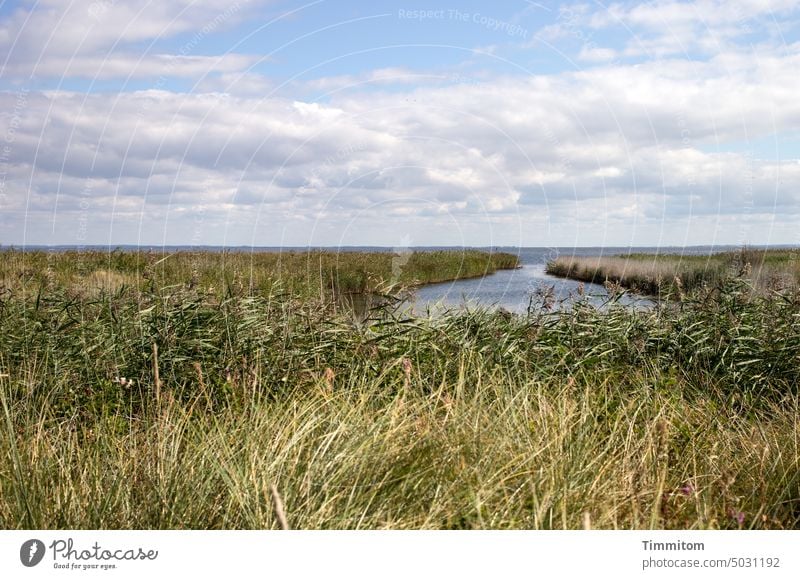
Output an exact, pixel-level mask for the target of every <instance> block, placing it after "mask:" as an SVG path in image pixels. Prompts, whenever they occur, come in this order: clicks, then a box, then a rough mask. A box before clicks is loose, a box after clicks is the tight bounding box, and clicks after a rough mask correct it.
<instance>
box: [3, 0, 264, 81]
mask: <svg viewBox="0 0 800 579" xmlns="http://www.w3.org/2000/svg"><path fill="white" fill-rule="evenodd" d="M263 3H264V1H260V2H259V1H252V0H236V1H234V2H229V1H225V0H163V1H159V2H153V1H151V0H125V1H124V2H123V1H121V0H71V1H70V2H62V1H60V0H42V1H39V2H36V3H35V4H32V5H29V7H26V8H21V9H18V10H16V11H15V12H14V13H12V14H11V15H10V16H8V17H6V18H4V19H2V20H1V21H0V54H6V55H7V56H6V58H5V59H3V66H2V74H3V76H5V77H9V76H17V77H21V78H28V77H31V76H34V77H42V76H45V77H48V76H55V77H61V76H62V75H77V76H86V77H91V78H94V77H98V78H111V77H123V78H124V77H128V76H129V75H131V76H134V77H135V76H144V75H149V76H152V75H153V74H155V73H156V72H157V71H160V70H164V68H165V67H166V66H167V62H166V61H167V60H168V59H169V56H168V55H162V54H157V52H158V51H157V50H155V49H154V48H153V46H154V44H155V43H157V42H158V41H160V40H164V39H169V38H172V37H175V36H178V35H181V34H184V35H185V36H186V39H185V40H184V42H183V44H182V45H180V46H179V47H178V48H177V49H176V50H175V53H174V56H176V57H179V58H183V60H182V61H181V63H180V64H181V66H178V67H177V69H176V70H175V74H176V76H183V75H185V74H186V73H187V72H188V71H190V70H191V71H192V74H194V73H196V72H197V69H198V68H199V69H201V70H200V72H201V73H202V72H205V71H206V70H209V69H212V70H223V71H229V70H231V69H232V68H233V67H232V66H231V65H232V64H233V63H238V66H237V67H236V68H241V67H244V66H247V64H248V63H249V62H250V59H246V58H244V57H239V56H236V55H228V56H224V57H220V58H219V59H217V58H213V59H212V58H211V57H207V58H204V57H203V56H201V55H198V54H196V51H197V47H198V46H199V45H200V44H201V43H202V42H203V40H204V39H205V38H207V37H208V36H210V35H212V34H214V33H217V32H220V31H222V30H224V29H226V28H228V27H231V26H233V25H235V24H236V23H238V22H240V21H241V20H242V19H243V18H246V17H247V16H248V15H249V14H250V13H252V11H253V9H254V8H255V7H256V6H257V5H259V4H263ZM133 45H137V47H139V49H138V50H137V51H136V52H137V54H139V53H142V52H143V53H144V55H145V56H144V58H143V59H142V61H140V59H139V58H138V57H135V56H132V54H133V51H132V50H130V47H131V46H133ZM141 46H143V47H144V48H143V49H142V48H140V47H141ZM126 51H127V52H126ZM153 52H156V54H154V53H153ZM215 61H216V62H215ZM200 62H202V63H203V64H202V66H200V67H198V66H196V65H197V64H198V63H200ZM149 65H152V66H153V67H154V70H153V71H152V72H148V70H147V68H146V66H149ZM193 65H195V66H194V68H192V66H193ZM203 67H205V68H203Z"/></svg>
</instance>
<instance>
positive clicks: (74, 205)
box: [0, 0, 800, 246]
mask: <svg viewBox="0 0 800 579" xmlns="http://www.w3.org/2000/svg"><path fill="white" fill-rule="evenodd" d="M798 95H800V8H798V3H797V2H796V1H794V0H726V1H723V0H700V1H697V2H685V1H677V0H655V1H653V2H619V3H617V2H614V3H610V4H609V3H601V2H583V3H576V4H571V3H567V2H551V1H547V0H543V1H541V2H528V1H524V0H510V1H508V2H503V3H488V2H470V1H465V0H459V1H455V0H442V1H441V2H431V1H426V2H415V1H408V2H384V1H378V0H372V1H370V2H355V1H349V2H341V1H337V2H334V1H333V0H327V1H325V0H319V1H310V2H308V3H304V2H287V1H279V0H265V1H261V0H249V1H248V0H239V1H238V2H237V1H236V0H124V1H123V0H38V1H33V0H29V1H16V2H15V1H5V2H2V4H0V101H1V102H0V244H5V245H8V244H16V245H19V244H24V243H27V244H44V245H47V244H72V245H89V244H103V245H105V244H112V245H114V244H137V243H141V244H156V245H158V244H168V245H175V244H197V245H261V246H277V245H287V246H288V245H291V246H297V245H300V246H304V245H327V246H337V245H386V246H398V245H477V246H485V245H524V246H575V245H581V246H585V245H606V246H609V245H613V246H620V245H622V246H627V245H687V244H741V243H751V244H767V243H792V244H794V243H800V227H798V225H799V224H800V98H798Z"/></svg>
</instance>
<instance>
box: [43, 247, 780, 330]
mask: <svg viewBox="0 0 800 579" xmlns="http://www.w3.org/2000/svg"><path fill="white" fill-rule="evenodd" d="M738 247H739V246H734V245H716V246H710V245H707V246H691V247H585V248H541V247H535V248H518V247H496V248H485V247H483V248H476V249H483V250H496V251H505V252H508V253H513V254H516V255H518V256H519V259H520V262H521V264H522V268H520V269H517V270H507V271H499V272H497V273H495V274H492V275H487V276H485V277H482V278H475V279H467V280H460V281H453V282H445V283H439V284H433V285H429V286H425V287H421V288H418V289H417V290H416V291H415V292H414V297H413V299H412V300H411V301H410V306H411V307H412V308H413V311H414V312H416V313H419V314H424V313H425V312H426V311H427V310H429V309H430V310H437V309H442V308H460V307H465V306H466V307H477V306H480V307H493V308H503V309H505V310H508V311H511V312H516V313H525V312H526V311H527V310H528V308H529V307H530V306H531V305H533V306H534V307H537V305H538V304H541V303H542V299H541V296H542V293H543V292H548V291H549V292H552V293H551V298H552V300H554V305H555V307H561V308H568V307H569V306H570V303H571V302H572V301H573V300H574V299H575V298H576V296H577V295H578V291H579V287H580V286H581V285H582V286H583V291H584V293H585V295H586V296H587V298H588V300H589V302H590V303H592V304H594V305H596V306H597V307H603V306H604V305H605V304H607V303H608V301H609V295H608V292H607V291H606V289H605V288H604V287H603V286H601V285H597V284H589V283H587V284H581V283H580V282H576V281H573V280H568V279H563V278H558V277H553V276H550V275H547V274H546V273H545V271H544V270H545V264H546V263H547V261H549V260H551V259H554V258H556V257H558V256H570V255H575V256H594V255H606V256H610V255H622V254H627V253H650V254H656V253H669V254H683V255H707V254H709V253H716V252H721V251H732V250H735V249H738ZM766 247H767V246H751V249H757V248H766ZM769 247H771V248H776V249H777V248H789V247H795V246H782V245H781V246H778V245H775V246H769ZM27 249H40V250H42V249H44V250H49V251H65V250H68V249H73V250H75V249H77V250H87V249H93V250H107V251H113V250H117V251H147V250H151V251H155V252H163V253H172V252H174V251H186V250H195V251H210V252H219V251H232V252H258V251H304V250H308V249H325V250H328V251H341V252H351V251H385V252H389V253H393V252H395V251H396V250H395V249H393V248H389V247H366V246H365V247H338V248H337V247H318V248H313V247H221V246H200V247H198V246H132V245H131V246H108V247H84V246H66V245H65V246H29V247H28V248H27ZM412 249H416V250H420V251H424V250H436V249H450V250H458V249H459V248H457V247H415V248H412ZM618 303H620V304H623V305H628V306H632V307H651V306H652V305H653V301H652V300H650V299H647V298H644V297H641V296H636V295H633V294H624V295H623V296H622V297H621V298H620V299H619V302H618ZM352 307H353V308H354V309H356V310H365V311H366V310H368V309H369V307H370V302H369V300H367V301H365V302H364V303H363V304H362V303H360V302H359V303H354V304H352Z"/></svg>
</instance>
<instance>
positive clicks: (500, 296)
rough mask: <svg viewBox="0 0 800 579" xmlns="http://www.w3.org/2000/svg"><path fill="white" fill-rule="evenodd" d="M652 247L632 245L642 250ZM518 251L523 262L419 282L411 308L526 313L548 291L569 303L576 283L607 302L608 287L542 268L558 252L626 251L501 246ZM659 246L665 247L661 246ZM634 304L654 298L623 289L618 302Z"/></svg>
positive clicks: (561, 304)
mask: <svg viewBox="0 0 800 579" xmlns="http://www.w3.org/2000/svg"><path fill="white" fill-rule="evenodd" d="M647 249H650V251H651V252H655V249H653V248H635V249H632V250H631V251H636V252H644V251H645V250H647ZM502 250H503V251H509V252H511V253H515V254H517V255H518V256H519V259H520V262H521V264H522V268H520V269H515V270H501V271H498V272H497V273H494V274H491V275H487V276H485V277H482V278H475V279H465V280H459V281H452V282H445V283H438V284H432V285H428V286H423V287H420V288H417V289H416V290H415V292H414V297H413V299H412V300H411V305H412V307H413V311H414V312H416V313H418V314H424V313H425V312H426V311H428V310H429V309H430V310H431V311H434V312H435V311H437V310H442V309H452V308H461V307H478V306H480V307H490V308H502V309H505V310H508V311H510V312H514V313H525V312H527V311H528V309H529V308H530V307H534V308H538V307H539V306H540V305H541V304H542V303H543V299H544V297H543V296H544V295H545V294H549V296H550V297H549V299H551V300H552V301H553V304H554V307H555V308H565V307H567V308H568V307H569V305H570V303H571V302H572V301H573V300H574V299H576V297H577V296H578V295H579V291H580V288H581V287H582V288H583V293H584V295H585V297H586V298H587V299H588V300H589V302H590V303H592V304H593V305H595V306H597V307H603V306H605V305H606V304H607V303H608V302H609V299H610V296H609V294H608V292H607V291H606V288H605V287H603V286H602V285H598V284H592V283H581V282H577V281H574V280H570V279H564V278H560V277H554V276H551V275H548V274H546V273H545V265H546V263H547V261H548V260H550V259H553V258H555V257H557V256H559V255H601V254H603V255H616V254H620V253H627V252H628V251H629V250H628V248H616V249H611V250H610V249H608V248H605V249H604V248H579V249H569V250H563V249H542V248H513V249H512V248H502ZM662 251H663V250H662ZM617 303H619V304H622V305H627V306H633V307H650V306H652V305H653V303H654V302H653V301H652V300H650V299H647V298H645V297H642V296H636V295H632V294H628V293H626V294H623V295H622V297H621V298H620V299H619V301H618V302H617Z"/></svg>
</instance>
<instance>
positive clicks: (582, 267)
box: [546, 247, 800, 296]
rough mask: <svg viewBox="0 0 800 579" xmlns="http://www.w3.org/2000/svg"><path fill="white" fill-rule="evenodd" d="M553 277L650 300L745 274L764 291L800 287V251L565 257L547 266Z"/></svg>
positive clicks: (743, 250)
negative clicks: (615, 286) (615, 287)
mask: <svg viewBox="0 0 800 579" xmlns="http://www.w3.org/2000/svg"><path fill="white" fill-rule="evenodd" d="M546 270H547V273H549V274H551V275H556V276H559V277H567V278H571V279H576V280H579V281H586V282H591V283H601V284H602V283H605V282H610V283H616V284H619V285H621V286H623V287H626V288H630V289H632V290H634V291H637V292H640V293H644V294H649V295H656V296H657V295H670V296H676V295H678V294H679V293H681V292H684V291H692V290H694V289H696V288H699V287H704V286H705V287H712V286H715V285H719V284H720V283H723V282H724V281H725V280H726V279H728V278H730V277H731V276H732V275H733V276H736V275H744V276H745V277H747V278H748V279H750V280H751V282H752V283H753V285H754V286H755V287H757V288H758V289H759V290H761V291H769V290H774V289H778V290H781V289H785V288H787V287H797V285H798V283H800V251H799V250H774V249H773V250H769V249H765V250H757V249H749V248H746V247H745V248H742V249H740V250H737V251H731V252H723V253H716V254H710V255H678V254H630V255H625V256H608V257H604V256H595V257H584V256H564V257H558V258H556V259H554V260H552V261H550V262H549V263H548V264H547V267H546Z"/></svg>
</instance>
